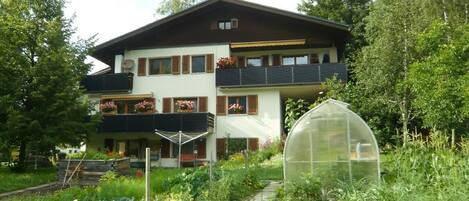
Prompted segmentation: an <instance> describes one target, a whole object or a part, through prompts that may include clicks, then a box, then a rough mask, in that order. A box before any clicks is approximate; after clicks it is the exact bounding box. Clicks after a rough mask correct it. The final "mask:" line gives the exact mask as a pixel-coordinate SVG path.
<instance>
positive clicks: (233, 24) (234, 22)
mask: <svg viewBox="0 0 469 201" xmlns="http://www.w3.org/2000/svg"><path fill="white" fill-rule="evenodd" d="M238 27H239V23H238V19H237V18H233V19H231V28H232V29H237V28H238Z"/></svg>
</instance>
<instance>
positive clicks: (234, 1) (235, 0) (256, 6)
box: [95, 0, 349, 51]
mask: <svg viewBox="0 0 469 201" xmlns="http://www.w3.org/2000/svg"><path fill="white" fill-rule="evenodd" d="M217 2H226V3H230V4H235V5H239V6H244V7H248V8H252V9H257V10H260V11H264V12H268V13H273V14H278V15H283V16H286V17H291V18H294V19H298V20H303V21H306V22H311V23H316V24H319V25H323V26H327V27H330V28H334V29H338V30H341V31H348V30H349V27H348V26H347V25H344V24H341V23H337V22H333V21H330V20H326V19H322V18H319V17H313V16H307V15H302V14H298V13H294V12H290V11H285V10H281V9H277V8H272V7H268V6H264V5H260V4H256V3H251V2H247V1H243V0H207V1H204V2H202V3H199V4H197V5H195V6H192V7H190V8H188V9H185V10H183V11H181V12H178V13H176V14H173V15H170V16H168V17H165V18H163V19H160V20H157V21H155V22H152V23H150V24H148V25H145V26H143V27H141V28H138V29H136V30H134V31H131V32H129V33H126V34H124V35H122V36H119V37H117V38H114V39H112V40H109V41H107V42H104V43H102V44H99V45H97V46H96V47H95V50H96V51H99V50H102V49H105V48H106V47H109V46H111V45H114V44H116V43H119V42H121V41H124V40H126V39H128V38H130V37H133V36H136V35H138V34H141V33H143V32H145V31H148V30H150V29H153V28H156V27H158V26H160V25H163V24H165V23H168V22H170V21H172V20H175V19H178V18H181V17H183V16H185V15H188V14H190V13H193V12H196V11H198V10H200V9H202V8H205V7H207V6H210V5H212V4H215V3H217Z"/></svg>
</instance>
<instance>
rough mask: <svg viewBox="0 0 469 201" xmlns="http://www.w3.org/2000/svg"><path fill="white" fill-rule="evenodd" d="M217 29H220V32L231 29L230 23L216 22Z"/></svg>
mask: <svg viewBox="0 0 469 201" xmlns="http://www.w3.org/2000/svg"><path fill="white" fill-rule="evenodd" d="M218 29H220V30H230V29H231V21H219V22H218Z"/></svg>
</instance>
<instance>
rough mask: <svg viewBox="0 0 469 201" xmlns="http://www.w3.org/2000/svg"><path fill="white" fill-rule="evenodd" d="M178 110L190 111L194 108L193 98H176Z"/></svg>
mask: <svg viewBox="0 0 469 201" xmlns="http://www.w3.org/2000/svg"><path fill="white" fill-rule="evenodd" d="M176 106H177V109H178V112H192V111H193V110H194V106H195V102H194V101H193V100H178V101H176Z"/></svg>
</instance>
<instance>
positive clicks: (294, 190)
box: [285, 175, 328, 201]
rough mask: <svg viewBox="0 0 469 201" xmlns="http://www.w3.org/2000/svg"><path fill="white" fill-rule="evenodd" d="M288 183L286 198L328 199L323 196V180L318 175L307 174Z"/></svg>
mask: <svg viewBox="0 0 469 201" xmlns="http://www.w3.org/2000/svg"><path fill="white" fill-rule="evenodd" d="M285 185H288V191H287V192H288V193H287V194H286V195H287V197H286V200H298V201H302V200H304V201H307V200H311V201H320V200H321V201H322V200H328V199H327V197H324V196H323V193H322V192H323V191H324V189H323V186H322V183H321V181H319V179H318V178H317V177H314V176H312V175H305V176H304V177H302V178H301V179H300V180H299V181H296V182H293V183H291V184H285Z"/></svg>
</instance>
